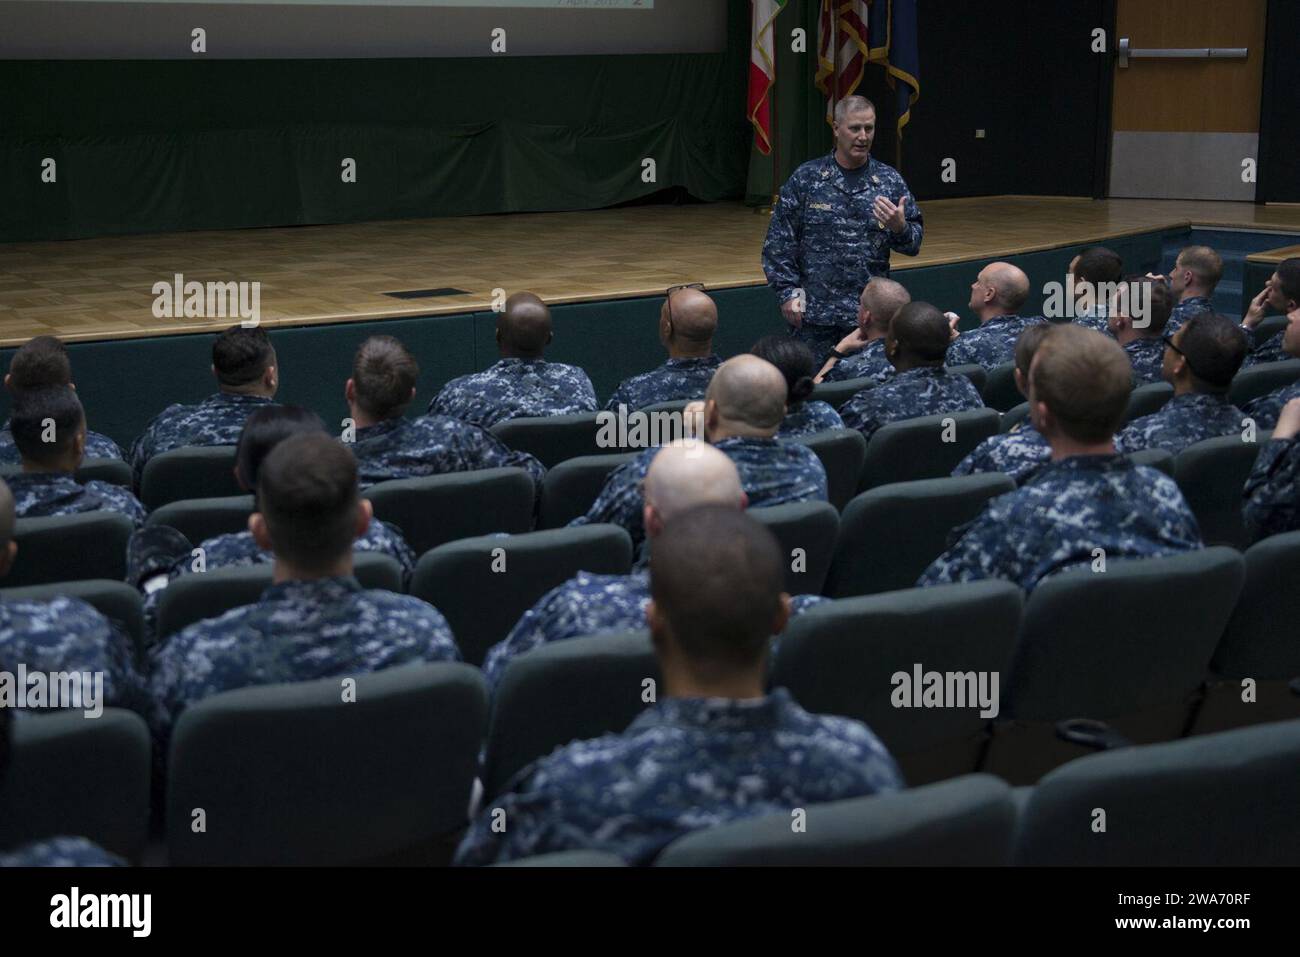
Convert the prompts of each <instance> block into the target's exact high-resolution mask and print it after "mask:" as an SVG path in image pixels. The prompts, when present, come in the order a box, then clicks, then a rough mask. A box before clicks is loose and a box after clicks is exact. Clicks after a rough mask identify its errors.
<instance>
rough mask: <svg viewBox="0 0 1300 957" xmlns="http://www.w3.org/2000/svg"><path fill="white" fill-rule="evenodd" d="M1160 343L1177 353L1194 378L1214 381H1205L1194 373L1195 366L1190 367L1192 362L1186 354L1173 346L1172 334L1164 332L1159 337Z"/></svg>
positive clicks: (1198, 374) (1201, 376)
mask: <svg viewBox="0 0 1300 957" xmlns="http://www.w3.org/2000/svg"><path fill="white" fill-rule="evenodd" d="M1160 341H1161V342H1163V343H1164V344H1165V345H1167V346H1168V347H1169V348H1170V349H1173V350H1174V352H1176V353H1178V354H1179V355H1180V356H1182V357H1183V361H1184V362H1186V363H1187V368H1188V369H1189V370H1190V371H1191V373H1192V375H1194V376H1196V378H1198V379H1204V380H1205V381H1206V382H1213V381H1214V380H1212V379H1207V378H1206V377H1205V376H1203V375H1201V374H1200V373H1199V372H1197V371H1196V366H1194V365H1192V360H1191V359H1189V358H1187V353H1186V352H1184V351H1183V350H1182V349H1179V348H1178V347H1177V346H1176V345H1174V334H1173V333H1172V332H1166V333H1165V334H1164V335H1162V336H1161V337H1160Z"/></svg>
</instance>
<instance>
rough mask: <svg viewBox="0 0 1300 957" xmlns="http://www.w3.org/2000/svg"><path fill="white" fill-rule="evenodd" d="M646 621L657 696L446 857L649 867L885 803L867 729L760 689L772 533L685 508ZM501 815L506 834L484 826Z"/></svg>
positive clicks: (773, 626)
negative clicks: (772, 822) (722, 842)
mask: <svg viewBox="0 0 1300 957" xmlns="http://www.w3.org/2000/svg"><path fill="white" fill-rule="evenodd" d="M655 552H656V554H655V564H654V567H653V568H652V569H651V572H650V593H651V600H650V602H649V603H648V607H647V609H646V616H645V617H646V620H647V621H648V623H649V626H650V633H651V638H652V641H653V643H654V651H655V657H656V658H657V659H658V661H659V666H660V669H661V671H662V674H663V682H662V685H661V690H660V698H659V700H658V702H657V703H656V704H652V705H650V706H649V707H648V708H646V709H645V710H644V711H643V712H642V713H641V714H640V715H639V716H638V717H637V718H636V720H634V721H633V722H632V724H631V725H629V726H628V728H627V730H626V731H624V732H623V733H622V734H607V735H605V736H604V737H601V738H596V739H595V740H592V741H580V742H575V743H573V744H569V745H567V746H565V747H563V748H560V749H558V750H556V751H554V752H553V753H552V754H551V755H550V756H548V757H545V758H542V759H540V760H538V761H535V762H534V763H532V764H531V765H529V766H528V767H526V768H524V769H523V770H521V771H520V772H519V773H518V774H516V775H515V776H514V778H512V779H511V781H510V783H509V784H508V785H507V786H506V788H505V790H504V791H503V792H502V794H501V795H500V796H498V797H496V798H494V799H493V800H492V801H491V802H490V804H489V806H486V807H485V808H484V809H483V813H482V816H481V817H480V818H479V819H478V820H477V821H476V822H475V823H474V824H473V825H472V826H471V827H470V830H469V833H468V834H467V835H466V837H465V840H464V841H463V842H462V843H461V846H460V848H459V849H458V850H457V852H456V863H458V864H491V863H499V862H503V861H509V860H515V859H518V858H523V857H530V856H533V855H536V854H545V853H548V852H554V851H564V850H574V849H579V848H586V849H591V850H599V851H606V852H609V853H612V854H616V855H618V856H619V857H621V858H622V859H623V860H624V861H626V862H627V863H629V864H648V863H650V861H651V860H653V859H654V857H655V856H656V855H657V854H658V853H659V852H660V851H661V850H663V848H664V847H665V846H667V845H668V844H669V843H671V842H672V841H673V840H675V839H676V838H678V837H681V836H682V835H684V834H687V833H689V832H691V831H694V830H697V829H700V828H705V827H715V826H718V825H721V824H725V823H727V822H729V821H735V820H741V819H744V818H750V817H755V816H758V815H764V814H781V815H784V817H785V820H786V821H787V823H788V822H789V820H790V813H791V811H792V810H793V809H794V808H805V809H807V813H808V816H809V818H810V819H811V821H810V824H811V825H812V826H816V825H815V821H816V815H817V814H818V810H817V805H819V804H824V803H826V802H829V801H838V800H842V799H844V798H850V797H860V796H865V795H869V794H876V793H880V792H886V791H894V790H897V789H898V788H901V787H902V785H903V781H902V776H901V775H900V774H899V771H898V766H897V765H896V764H895V763H894V760H893V759H892V758H891V757H890V755H889V753H888V751H886V750H885V747H884V745H882V744H881V743H880V741H879V739H877V738H876V736H875V735H874V734H872V733H871V731H870V729H868V728H867V726H866V725H864V724H861V723H859V722H857V721H852V720H850V719H847V718H839V717H830V716H822V715H811V714H808V713H807V712H806V711H804V710H803V709H802V708H800V707H799V706H798V705H797V704H796V703H795V702H794V700H793V699H792V698H791V697H790V695H789V693H788V692H787V691H785V689H783V688H779V689H777V690H775V691H773V692H771V693H768V692H767V691H766V678H767V658H768V648H769V645H770V643H771V636H772V635H774V634H779V633H780V632H781V631H782V630H783V629H784V627H785V623H786V620H787V619H788V618H789V615H790V598H789V596H788V595H786V594H785V593H784V592H783V591H782V586H783V582H784V578H785V576H784V568H785V563H784V560H783V558H782V553H781V549H780V546H779V545H778V544H777V542H776V539H775V538H774V537H773V536H772V534H771V533H770V532H769V531H768V530H767V529H765V528H763V527H762V526H761V525H759V524H758V522H756V521H754V520H753V519H752V518H748V517H746V516H745V514H744V513H743V512H740V511H737V510H736V509H735V508H734V507H726V506H713V507H709V506H706V507H704V508H696V509H692V510H690V511H688V512H686V513H684V514H682V515H680V516H679V517H678V518H677V519H676V520H674V521H673V522H672V523H670V524H669V526H668V527H667V528H666V529H665V530H664V532H663V533H662V534H661V535H660V536H659V537H658V538H657V540H656V545H655ZM501 812H504V822H505V827H504V828H502V827H500V826H499V824H498V823H497V822H499V821H500V820H501Z"/></svg>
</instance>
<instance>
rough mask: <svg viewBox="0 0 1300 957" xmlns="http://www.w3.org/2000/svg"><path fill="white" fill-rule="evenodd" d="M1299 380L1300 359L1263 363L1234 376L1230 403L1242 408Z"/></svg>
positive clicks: (1229, 393)
mask: <svg viewBox="0 0 1300 957" xmlns="http://www.w3.org/2000/svg"><path fill="white" fill-rule="evenodd" d="M1297 379H1300V359H1286V360H1283V361H1282V362H1262V363H1260V364H1259V365H1257V366H1251V367H1250V368H1249V369H1242V370H1241V371H1240V372H1238V373H1237V374H1236V375H1235V376H1233V378H1232V387H1231V388H1230V389H1228V401H1229V402H1231V403H1232V404H1233V405H1235V406H1236V407H1237V408H1241V407H1242V406H1243V405H1245V404H1246V403H1247V402H1249V401H1251V400H1252V399H1258V398H1259V397H1260V396H1262V395H1268V394H1269V393H1270V392H1273V391H1275V390H1277V389H1281V388H1283V387H1284V386H1288V385H1290V384H1291V383H1292V382H1295V381H1296V380H1297Z"/></svg>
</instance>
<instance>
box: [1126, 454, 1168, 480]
mask: <svg viewBox="0 0 1300 957" xmlns="http://www.w3.org/2000/svg"><path fill="white" fill-rule="evenodd" d="M1124 457H1125V458H1126V459H1128V460H1129V461H1130V462H1132V463H1133V464H1134V465H1145V466H1147V467H1148V468H1153V469H1159V470H1160V471H1162V472H1164V473H1165V474H1166V475H1168V476H1169V477H1170V478H1173V477H1174V454H1173V453H1172V452H1170V451H1169V450H1168V449H1139V450H1138V451H1136V452H1129V453H1128V454H1127V455H1125V456H1124Z"/></svg>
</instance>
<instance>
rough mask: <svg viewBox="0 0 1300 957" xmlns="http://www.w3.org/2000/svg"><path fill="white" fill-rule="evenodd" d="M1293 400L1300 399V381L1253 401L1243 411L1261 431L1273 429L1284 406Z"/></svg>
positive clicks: (1242, 408) (1243, 407)
mask: <svg viewBox="0 0 1300 957" xmlns="http://www.w3.org/2000/svg"><path fill="white" fill-rule="evenodd" d="M1292 399H1300V380H1298V381H1296V382H1292V383H1291V384H1290V385H1284V386H1282V388H1280V389H1274V390H1273V391H1272V392H1269V393H1268V394H1267V395H1261V396H1260V397H1259V398H1256V399H1251V400H1250V401H1249V402H1247V403H1246V404H1245V405H1244V406H1242V407H1241V410H1242V411H1243V412H1244V413H1246V415H1248V416H1250V417H1251V418H1252V419H1254V420H1255V424H1256V425H1257V426H1258V427H1259V428H1261V429H1271V428H1273V426H1275V425H1277V417H1278V416H1279V415H1281V414H1282V406H1284V405H1286V404H1287V403H1288V402H1290V401H1291V400H1292Z"/></svg>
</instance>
